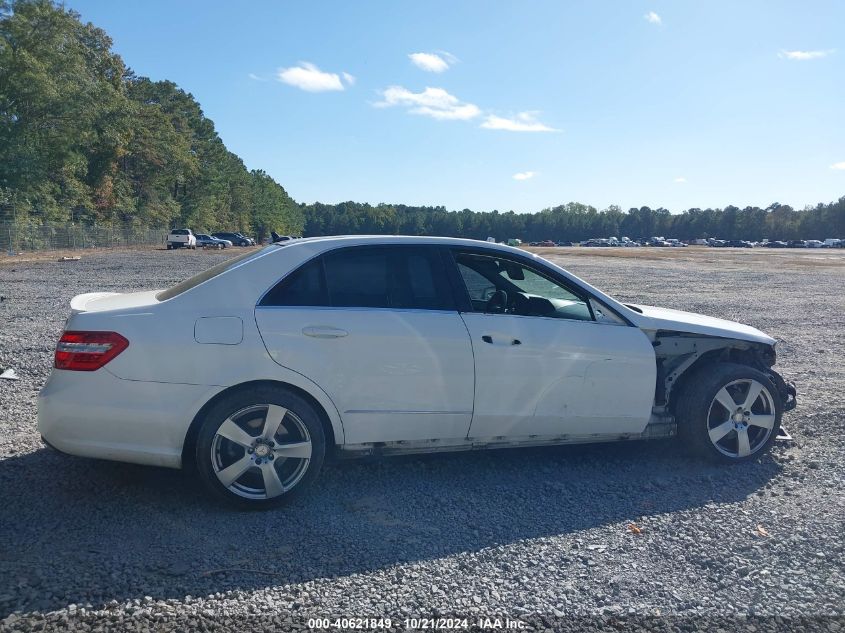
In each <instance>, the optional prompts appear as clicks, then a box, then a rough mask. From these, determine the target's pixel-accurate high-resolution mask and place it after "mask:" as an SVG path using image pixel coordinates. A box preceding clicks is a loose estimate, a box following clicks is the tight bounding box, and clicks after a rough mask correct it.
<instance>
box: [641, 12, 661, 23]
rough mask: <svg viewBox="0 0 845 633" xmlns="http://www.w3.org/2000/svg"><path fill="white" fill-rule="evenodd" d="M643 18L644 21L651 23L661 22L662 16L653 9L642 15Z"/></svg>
mask: <svg viewBox="0 0 845 633" xmlns="http://www.w3.org/2000/svg"><path fill="white" fill-rule="evenodd" d="M643 18H644V19H645V21H646V22H649V23H651V24H663V18H661V17H660V16H659V15H657V14H656V13H655V12H654V11H649V12H648V13H646V14H645V15H644V16H643Z"/></svg>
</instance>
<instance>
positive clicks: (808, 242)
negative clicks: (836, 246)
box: [804, 240, 824, 248]
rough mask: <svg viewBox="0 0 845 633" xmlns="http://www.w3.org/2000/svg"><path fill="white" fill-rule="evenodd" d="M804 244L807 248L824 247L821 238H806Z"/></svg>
mask: <svg viewBox="0 0 845 633" xmlns="http://www.w3.org/2000/svg"><path fill="white" fill-rule="evenodd" d="M804 245H805V246H806V247H807V248H822V247H823V246H824V243H823V242H822V241H821V240H805V241H804Z"/></svg>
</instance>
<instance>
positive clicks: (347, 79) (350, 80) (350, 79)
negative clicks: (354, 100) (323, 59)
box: [340, 72, 355, 86]
mask: <svg viewBox="0 0 845 633" xmlns="http://www.w3.org/2000/svg"><path fill="white" fill-rule="evenodd" d="M340 74H341V75H343V80H344V81H345V82H346V83H347V84H349V85H350V86H354V85H355V76H354V75H350V74H349V73H347V72H343V73H340Z"/></svg>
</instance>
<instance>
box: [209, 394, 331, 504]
mask: <svg viewBox="0 0 845 633" xmlns="http://www.w3.org/2000/svg"><path fill="white" fill-rule="evenodd" d="M324 456H325V434H324V432H323V426H322V423H321V422H320V418H319V415H318V414H317V412H316V411H315V410H314V408H313V407H312V406H311V405H310V404H309V403H308V402H306V401H305V400H304V399H303V398H301V397H300V396H298V395H296V394H295V393H292V392H290V391H287V390H285V389H281V388H273V387H267V386H260V387H254V388H250V389H245V390H243V391H238V392H235V393H233V394H232V395H230V396H228V397H226V398H224V399H222V400H221V401H220V402H218V403H217V404H215V405H214V406H213V407H212V408H211V410H210V411H209V412H208V415H207V416H206V418H205V421H204V422H203V423H202V426H201V427H200V431H199V434H198V437H197V443H196V465H197V469H198V472H199V475H200V478H201V479H202V481H203V482H204V483H205V485H206V487H207V488H208V489H209V490H210V491H211V492H212V493H213V494H215V495H217V496H218V497H222V498H223V499H225V500H226V501H228V502H230V503H233V504H235V505H238V506H240V507H243V508H254V509H263V508H269V507H275V506H278V505H282V504H285V503H288V502H289V501H291V500H292V499H294V498H295V497H296V496H298V495H299V494H301V493H302V491H303V490H304V489H305V488H307V487H308V485H309V484H310V483H311V482H312V481H313V480H314V479H315V478H316V477H317V475H318V474H319V471H320V468H321V467H322V464H323V458H324Z"/></svg>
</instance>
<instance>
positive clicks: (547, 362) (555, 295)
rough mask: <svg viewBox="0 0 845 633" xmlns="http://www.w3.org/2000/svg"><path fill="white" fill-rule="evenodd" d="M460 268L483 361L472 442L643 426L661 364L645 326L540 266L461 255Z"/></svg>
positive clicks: (468, 319)
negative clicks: (636, 324) (633, 323)
mask: <svg viewBox="0 0 845 633" xmlns="http://www.w3.org/2000/svg"><path fill="white" fill-rule="evenodd" d="M454 262H455V266H456V268H457V270H458V275H457V276H456V277H457V280H458V282H459V283H462V284H463V288H464V289H465V290H466V293H467V298H468V299H469V302H468V303H467V309H466V310H465V311H463V312H462V315H461V316H462V318H463V320H464V322H465V323H466V326H467V330H468V331H469V334H470V338H471V341H472V349H473V352H474V356H475V399H474V407H473V410H474V413H473V418H472V424H471V426H470V430H469V434H468V436H469V437H470V438H473V439H480V440H484V439H489V438H494V437H502V436H504V437H514V438H527V437H530V436H543V437H546V436H548V437H552V436H561V435H579V436H580V435H615V434H620V433H639V432H641V431H642V430H643V429H644V428H645V426H646V424H647V423H648V420H649V418H650V415H651V409H652V404H653V399H654V389H655V380H656V365H655V354H654V350H653V348H652V346H651V344H650V342H649V340H648V338H647V337H646V336H645V334H643V332H642V331H640V330H639V328H636V327H631V326H629V325H628V324H627V322H625V321H624V319H622V318H621V317H619V316H618V315H614V314H613V312H612V310H610V309H608V308H606V307H601V308H600V307H599V304H598V303H597V302H596V301H595V299H591V298H590V297H589V296H587V295H586V293H585V292H584V291H583V290H581V289H579V288H577V287H575V286H574V285H572V284H566V283H565V280H562V279H560V277H559V276H558V275H557V274H556V273H555V272H554V271H552V270H550V269H549V270H544V269H543V268H541V267H540V266H539V265H529V264H526V263H525V261H523V260H520V259H516V258H513V259H512V258H508V257H503V256H501V255H500V254H496V253H495V252H494V253H492V254H490V253H489V251H488V253H483V252H478V251H461V250H456V251H454ZM597 318H598V320H597Z"/></svg>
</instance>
